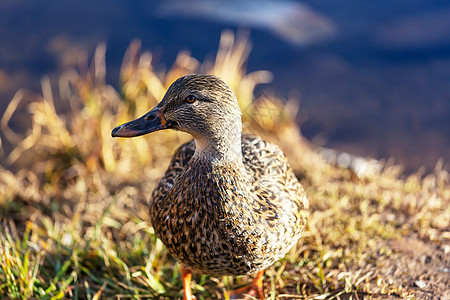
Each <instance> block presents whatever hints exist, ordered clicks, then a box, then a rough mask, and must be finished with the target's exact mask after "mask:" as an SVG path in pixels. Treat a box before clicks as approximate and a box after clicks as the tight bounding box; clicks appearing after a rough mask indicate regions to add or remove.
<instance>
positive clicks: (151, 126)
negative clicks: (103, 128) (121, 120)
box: [111, 107, 171, 137]
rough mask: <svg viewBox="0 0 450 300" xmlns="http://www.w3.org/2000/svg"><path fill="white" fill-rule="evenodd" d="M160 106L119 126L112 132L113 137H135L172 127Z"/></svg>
mask: <svg viewBox="0 0 450 300" xmlns="http://www.w3.org/2000/svg"><path fill="white" fill-rule="evenodd" d="M170 127H171V125H170V123H169V122H167V121H166V119H164V116H163V114H162V111H161V109H160V108H159V107H155V108H154V109H152V110H151V111H149V112H148V113H146V114H145V115H143V116H142V117H140V118H139V119H136V120H133V121H130V122H128V123H125V124H122V125H120V126H117V127H116V128H114V129H113V131H112V132H111V135H112V136H113V137H135V136H140V135H144V134H147V133H150V132H154V131H158V130H162V129H167V128H170Z"/></svg>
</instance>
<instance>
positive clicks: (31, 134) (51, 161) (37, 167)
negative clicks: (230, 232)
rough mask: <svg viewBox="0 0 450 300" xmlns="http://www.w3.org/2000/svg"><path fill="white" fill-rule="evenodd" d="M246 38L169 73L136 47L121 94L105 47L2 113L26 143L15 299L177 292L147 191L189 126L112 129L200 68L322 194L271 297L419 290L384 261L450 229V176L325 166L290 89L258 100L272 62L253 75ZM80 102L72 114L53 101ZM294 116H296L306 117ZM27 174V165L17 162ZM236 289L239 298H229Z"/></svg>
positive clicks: (276, 276) (5, 200)
mask: <svg viewBox="0 0 450 300" xmlns="http://www.w3.org/2000/svg"><path fill="white" fill-rule="evenodd" d="M249 50H250V48H249V46H248V43H247V41H246V40H245V38H243V39H241V40H237V41H235V40H234V36H233V35H232V34H231V33H224V34H223V36H222V39H221V45H220V50H219V52H218V54H217V57H216V61H215V62H213V63H200V62H198V61H197V60H196V59H194V58H192V57H190V56H189V55H188V54H187V53H180V55H179V56H178V58H177V60H176V62H175V64H174V65H173V66H172V68H171V69H170V70H169V71H168V72H167V73H160V74H158V73H156V72H155V71H154V69H153V67H152V56H151V54H150V53H143V54H141V53H140V47H139V43H137V42H135V43H132V44H131V45H130V47H129V49H128V51H127V53H126V55H125V58H124V62H123V66H122V70H121V75H120V76H121V82H122V84H121V91H120V92H117V91H116V90H115V89H114V88H112V87H111V86H109V85H107V84H106V83H105V70H106V68H105V63H104V54H105V47H104V46H102V45H100V46H99V47H98V48H97V51H96V52H95V55H94V58H93V59H92V62H91V64H90V66H89V67H83V66H80V67H79V68H78V69H76V70H70V71H68V72H66V73H65V74H63V75H62V76H61V78H60V80H59V85H58V87H57V88H56V89H55V91H56V92H55V91H52V88H51V85H50V82H49V81H48V80H47V79H44V80H43V82H42V90H43V95H34V94H31V93H29V92H25V91H19V92H18V93H17V94H16V96H15V97H14V99H13V100H12V101H11V103H10V106H9V107H8V109H7V111H6V112H5V113H4V115H3V118H2V120H1V126H2V131H3V133H4V135H5V136H6V137H7V139H8V140H9V142H10V143H12V144H13V145H14V149H13V150H12V151H11V152H10V153H6V154H4V155H3V157H2V165H1V167H0V197H1V198H0V219H1V224H2V228H1V229H0V265H1V268H0V295H4V296H5V297H7V298H23V299H26V298H30V297H33V298H51V299H63V298H81V299H99V298H101V297H107V298H109V297H113V296H114V297H117V298H136V299H141V298H150V299H157V298H177V297H180V296H181V287H182V284H181V280H180V275H179V266H178V264H177V263H176V261H175V260H174V259H173V258H172V257H171V256H170V255H169V254H168V253H167V252H166V251H165V249H164V246H163V245H162V244H161V242H160V241H159V240H157V239H156V237H155V235H154V233H153V229H152V227H151V226H150V224H149V216H148V213H147V211H148V209H147V207H146V200H147V199H148V197H149V195H150V193H151V191H152V189H153V188H154V186H155V184H156V183H157V181H158V178H159V177H160V176H161V175H162V173H163V171H164V170H165V168H166V167H167V164H168V160H169V159H170V156H171V154H172V153H173V151H174V149H175V148H176V147H177V146H178V145H180V144H181V143H182V142H184V141H186V140H187V139H189V136H187V135H185V134H182V133H178V132H174V131H165V132H158V133H153V134H151V135H148V136H145V137H141V138H135V139H112V138H111V135H110V132H111V129H112V128H113V127H115V126H116V125H117V124H119V123H122V122H125V121H128V120H131V119H133V118H136V117H138V116H140V115H142V114H144V113H145V112H147V111H148V110H149V109H150V108H151V107H153V106H154V105H156V103H157V102H158V101H159V100H160V99H161V98H162V96H163V94H164V92H165V90H166V89H167V88H168V86H169V85H170V84H171V82H172V81H173V80H175V79H176V78H178V77H179V76H181V75H184V74H187V73H193V72H203V73H213V74H216V75H218V76H220V77H222V78H223V79H224V80H225V81H226V82H227V83H228V84H229V85H230V86H231V88H232V89H233V91H234V92H235V93H236V95H237V96H238V99H239V101H240V105H241V108H242V110H243V112H244V121H245V124H244V127H245V129H246V130H247V131H253V132H256V133H258V134H260V135H263V136H264V137H265V138H267V139H270V140H273V141H275V142H277V143H278V144H279V145H280V146H281V147H282V148H283V150H284V151H285V153H286V154H287V155H288V157H289V159H290V161H291V164H292V166H293V167H294V169H295V171H296V174H297V175H298V177H299V178H300V180H301V182H302V184H303V185H304V187H305V188H306V191H307V194H308V197H309V199H310V202H311V217H310V219H309V224H308V230H307V231H306V233H305V236H304V238H302V239H301V240H300V241H299V243H298V245H297V246H296V247H294V249H292V251H291V252H290V253H289V254H288V255H287V256H286V257H285V258H284V259H283V260H281V261H280V262H277V263H276V264H275V265H274V266H272V267H271V268H270V269H269V270H268V271H267V272H266V279H265V284H266V285H265V291H266V294H267V296H268V297H269V299H325V298H327V299H328V298H333V297H335V298H340V297H344V298H346V299H348V298H352V297H353V298H354V299H357V298H360V297H361V296H364V295H366V296H371V297H374V298H376V297H382V296H383V295H388V294H394V295H397V296H399V297H413V293H412V292H411V291H410V290H409V289H408V288H407V287H406V286H404V285H403V284H402V283H399V282H395V281H393V280H392V278H387V277H384V276H383V275H382V274H381V273H380V272H379V270H378V268H377V262H378V261H379V260H380V259H383V258H385V257H389V256H390V255H391V254H392V250H390V248H389V247H387V246H386V245H387V241H389V240H395V239H399V238H401V237H402V236H408V235H411V234H416V235H418V236H419V237H420V238H422V239H424V240H427V241H431V242H434V243H438V244H439V243H443V242H448V240H449V239H450V232H449V223H450V205H449V204H450V203H449V199H450V188H449V184H448V174H447V172H445V171H444V170H442V167H441V166H440V165H439V164H438V165H437V167H436V170H435V172H434V173H433V174H429V175H427V176H425V177H424V176H423V174H421V173H420V172H418V173H417V174H413V175H411V176H409V177H408V178H406V179H402V177H401V170H400V168H399V167H397V166H386V167H385V168H384V170H383V171H382V172H381V173H366V174H363V175H362V176H361V177H358V176H357V175H356V174H355V173H353V172H352V171H351V170H346V169H340V168H336V167H334V166H331V165H329V164H327V163H325V162H324V161H323V159H322V157H321V156H320V155H319V154H317V153H316V152H315V151H314V150H312V149H311V148H310V147H309V146H308V143H307V142H306V141H304V140H303V139H302V137H301V136H300V134H299V129H298V128H297V126H296V125H295V123H294V122H293V120H294V115H293V114H295V108H292V107H290V105H291V104H289V102H288V104H287V106H285V105H284V104H282V102H281V101H280V100H278V99H277V98H276V97H271V96H265V97H262V98H260V99H255V100H254V99H253V89H254V87H255V85H257V84H260V83H264V82H268V81H270V77H271V75H270V73H268V72H265V71H260V72H254V73H251V74H246V72H245V63H246V59H247V56H248V54H249ZM55 95H57V97H55V98H58V99H61V100H62V101H63V102H64V103H65V106H66V109H65V110H66V111H68V112H66V113H58V111H57V110H56V109H55V105H54V100H53V97H54V96H55ZM22 101H27V102H30V104H29V105H28V106H27V107H28V114H27V115H26V116H27V118H28V119H30V120H31V121H32V125H31V128H30V129H29V131H28V132H27V133H26V134H25V135H23V136H21V135H18V134H16V133H14V132H13V131H12V130H11V129H9V127H8V122H9V120H10V118H12V117H14V116H13V115H14V113H15V112H16V111H17V107H19V106H20V103H21V102H22ZM293 112H294V113H293ZM13 170H14V171H13ZM194 279H195V284H194V285H193V288H194V293H195V294H196V295H197V297H198V298H199V299H208V298H215V297H217V298H226V290H229V289H232V288H233V287H236V286H237V285H240V284H242V283H243V282H245V281H248V278H231V277H225V278H219V279H216V278H212V277H207V276H201V275H197V276H195V277H194ZM224 295H225V296H224Z"/></svg>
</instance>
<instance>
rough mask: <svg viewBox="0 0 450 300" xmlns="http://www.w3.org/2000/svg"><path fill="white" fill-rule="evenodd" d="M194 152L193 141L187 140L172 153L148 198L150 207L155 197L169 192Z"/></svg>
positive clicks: (164, 195)
mask: <svg viewBox="0 0 450 300" xmlns="http://www.w3.org/2000/svg"><path fill="white" fill-rule="evenodd" d="M194 152H195V142H194V140H190V141H189V142H186V143H184V144H183V145H181V146H180V147H179V148H178V149H177V150H176V151H175V153H174V155H173V157H172V160H171V161H170V164H169V167H168V168H167V170H166V173H164V176H163V177H162V178H161V180H160V181H159V184H158V186H157V187H156V188H155V189H154V190H153V193H152V197H151V199H150V207H151V205H152V203H153V202H154V200H155V199H156V197H158V198H165V197H166V195H167V193H169V191H170V189H171V188H172V186H173V184H174V183H175V180H176V178H177V177H178V175H180V174H181V172H183V170H184V168H185V167H186V165H187V164H188V162H189V161H190V160H191V158H192V156H193V155H194Z"/></svg>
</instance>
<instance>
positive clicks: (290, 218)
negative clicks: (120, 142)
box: [113, 75, 308, 298]
mask: <svg viewBox="0 0 450 300" xmlns="http://www.w3.org/2000/svg"><path fill="white" fill-rule="evenodd" d="M165 128H174V129H177V130H182V131H185V132H188V133H190V134H191V135H192V136H193V137H194V140H192V141H190V142H187V143H185V144H184V145H182V146H181V147H180V148H179V149H178V150H177V151H176V152H175V154H174V156H173V158H172V161H171V163H170V165H169V167H168V169H167V171H166V173H165V174H164V176H163V177H162V179H161V181H160V182H159V184H158V186H157V188H156V189H155V190H154V191H153V194H152V197H151V200H150V204H149V205H150V216H151V220H152V225H153V227H154V229H155V232H156V234H157V235H158V237H159V238H160V239H161V241H162V242H163V243H164V245H165V246H166V247H167V249H168V250H169V252H170V253H171V254H172V255H173V256H175V257H176V258H177V259H178V260H179V261H180V263H182V264H183V265H184V267H185V268H186V269H188V270H187V271H186V269H184V273H183V277H185V273H186V272H188V273H189V269H190V270H194V271H198V272H200V273H204V274H209V275H213V276H222V275H233V276H235V275H245V274H255V273H258V272H259V273H258V276H257V280H256V279H255V282H254V284H253V285H252V286H251V289H256V294H257V295H258V296H259V297H260V298H262V297H263V293H262V286H261V282H262V271H263V270H264V269H266V268H267V267H269V266H270V265H271V264H273V263H274V262H275V261H276V260H278V259H280V258H282V257H283V256H284V255H285V254H286V253H287V251H289V249H290V248H291V247H292V246H293V245H294V244H296V242H297V240H298V239H299V237H300V234H301V232H302V231H303V229H304V227H305V222H306V218H307V215H308V212H307V210H308V201H307V199H306V196H305V193H304V191H303V189H302V187H301V185H300V183H299V182H298V180H297V178H296V177H295V175H294V172H293V171H292V169H291V168H290V166H289V164H288V162H287V159H286V157H285V156H284V154H283V153H282V151H281V150H280V149H279V148H278V147H277V146H276V145H274V144H272V143H270V142H267V141H264V140H262V139H261V138H259V137H257V136H251V135H246V134H243V135H242V134H241V130H242V124H241V112H240V109H239V106H238V103H237V100H236V97H235V96H234V94H233V93H232V92H231V90H230V88H229V87H228V86H227V85H226V84H225V83H224V82H223V81H222V80H221V79H219V78H217V77H215V76H212V75H188V76H184V77H181V78H180V79H178V80H177V81H175V82H174V83H173V84H172V86H171V87H170V88H169V90H168V91H167V93H166V95H165V96H164V99H163V100H162V101H161V102H160V103H159V104H158V106H157V107H155V109H153V110H152V111H150V112H149V113H148V114H146V115H145V116H143V117H142V118H140V119H137V120H135V121H132V122H129V123H126V124H124V125H122V126H119V127H117V128H116V129H114V131H113V136H124V137H131V136H137V135H141V134H145V133H148V132H152V131H155V130H160V129H165ZM194 141H195V142H194ZM189 278H190V277H189ZM185 284H186V282H185ZM187 289H188V288H186V287H185V297H187V298H190V297H191V296H190V289H189V290H187Z"/></svg>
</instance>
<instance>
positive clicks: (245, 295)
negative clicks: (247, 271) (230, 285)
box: [230, 270, 265, 300]
mask: <svg viewBox="0 0 450 300" xmlns="http://www.w3.org/2000/svg"><path fill="white" fill-rule="evenodd" d="M263 275H264V270H263V271H259V272H258V274H256V277H255V279H254V280H253V282H252V284H250V285H248V286H244V287H241V288H239V289H237V290H234V291H231V292H230V296H231V297H230V298H231V299H254V298H257V299H261V300H264V299H265V296H264V290H263V282H262V279H263Z"/></svg>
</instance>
